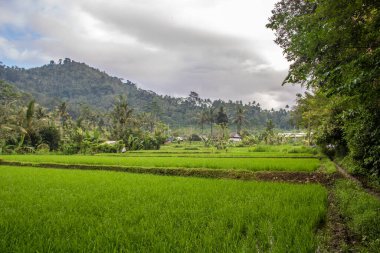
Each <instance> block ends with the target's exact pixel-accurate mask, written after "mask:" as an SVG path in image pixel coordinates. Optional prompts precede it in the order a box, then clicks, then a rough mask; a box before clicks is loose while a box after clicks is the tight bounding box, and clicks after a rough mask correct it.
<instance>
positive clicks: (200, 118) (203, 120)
mask: <svg viewBox="0 0 380 253" xmlns="http://www.w3.org/2000/svg"><path fill="white" fill-rule="evenodd" d="M197 118H198V122H199V124H200V126H201V133H202V134H203V127H204V124H205V123H206V122H207V120H208V115H207V111H206V110H205V109H202V111H201V112H200V113H198V117H197Z"/></svg>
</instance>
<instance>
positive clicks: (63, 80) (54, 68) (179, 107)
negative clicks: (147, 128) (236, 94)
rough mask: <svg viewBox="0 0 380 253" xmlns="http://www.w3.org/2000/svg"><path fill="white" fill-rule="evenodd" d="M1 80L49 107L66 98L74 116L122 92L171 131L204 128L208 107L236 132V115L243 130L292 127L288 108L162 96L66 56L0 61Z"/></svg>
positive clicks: (106, 106) (100, 108) (102, 106)
mask: <svg viewBox="0 0 380 253" xmlns="http://www.w3.org/2000/svg"><path fill="white" fill-rule="evenodd" d="M0 80H4V81H6V82H7V83H9V84H12V85H14V86H15V87H17V88H18V89H19V90H21V91H23V92H25V93H28V94H30V95H31V97H33V98H35V99H36V101H37V102H38V104H40V105H41V106H44V107H46V108H48V109H54V108H55V107H57V106H59V104H61V103H62V102H65V103H66V104H67V106H68V112H69V113H70V115H71V116H72V117H73V118H78V117H79V116H80V113H81V111H83V110H91V111H93V112H96V113H98V114H102V113H103V114H104V113H107V112H109V110H110V109H111V108H112V106H113V103H114V101H115V97H118V96H119V95H124V96H126V98H127V100H128V103H129V105H130V106H131V107H132V108H133V109H134V110H135V111H136V112H139V113H148V114H151V115H152V116H153V117H155V118H158V119H160V120H161V121H162V122H164V123H165V124H168V125H169V126H170V128H172V129H178V128H184V127H190V126H191V127H193V128H198V129H202V128H205V125H206V124H207V122H206V121H207V120H206V114H207V113H210V109H211V110H218V108H220V107H221V106H223V108H224V110H225V112H226V114H227V116H228V118H229V119H230V122H229V123H230V126H231V128H234V129H235V131H236V127H235V126H233V125H234V124H233V121H234V119H235V118H236V117H241V119H240V120H241V121H242V125H243V128H247V129H248V128H256V129H257V128H259V129H262V128H264V127H265V125H266V123H267V121H269V120H271V121H272V122H273V123H274V125H275V126H276V127H277V128H280V129H290V128H292V127H293V125H294V124H293V123H292V122H291V121H290V114H289V107H288V106H287V107H286V108H283V109H280V110H273V109H271V110H267V109H263V108H262V107H261V106H260V103H259V102H256V101H252V102H248V103H243V102H242V101H234V102H233V101H231V100H230V101H227V102H226V101H223V100H215V101H211V100H210V99H203V98H201V96H200V95H199V94H197V93H196V92H190V91H189V96H188V97H184V98H178V97H171V96H162V95H158V94H156V93H155V92H153V91H147V90H143V89H140V88H138V87H137V86H136V84H134V83H132V82H130V81H125V82H124V81H123V80H122V79H120V78H117V77H111V76H109V75H108V74H106V73H105V72H102V71H100V70H98V69H95V68H92V67H90V66H88V65H86V64H85V63H79V62H75V61H73V60H71V59H69V58H66V59H64V60H59V61H58V62H57V63H55V62H54V61H51V62H50V64H47V65H44V66H42V67H36V68H31V69H23V68H18V67H8V66H5V65H2V64H0ZM99 98H100V99H99ZM215 108H216V109H215ZM239 110H240V112H239ZM215 113H216V111H215ZM239 114H240V116H239ZM242 114H244V119H243V118H242Z"/></svg>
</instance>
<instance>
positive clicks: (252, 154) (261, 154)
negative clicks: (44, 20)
mask: <svg viewBox="0 0 380 253" xmlns="http://www.w3.org/2000/svg"><path fill="white" fill-rule="evenodd" d="M96 155H100V156H107V155H108V156H140V157H143V156H160V157H165V156H170V157H278V158H281V157H300V158H302V157H317V156H315V155H311V154H307V153H283V152H242V151H240V152H235V151H234V152H224V151H218V152H213V153H207V152H193V153H191V152H147V151H145V152H135V151H134V152H126V153H123V154H121V153H118V154H117V153H111V154H110V153H104V154H96Z"/></svg>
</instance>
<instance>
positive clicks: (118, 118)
mask: <svg viewBox="0 0 380 253" xmlns="http://www.w3.org/2000/svg"><path fill="white" fill-rule="evenodd" d="M132 113H133V109H132V108H131V107H130V106H129V104H128V102H127V99H126V98H125V97H123V96H121V95H120V96H119V98H118V99H117V100H116V101H115V105H114V108H113V111H112V112H111V118H112V123H113V124H112V136H113V137H114V138H116V139H118V140H120V139H123V137H125V136H124V133H125V131H126V130H128V129H130V128H131V125H130V123H131V118H132Z"/></svg>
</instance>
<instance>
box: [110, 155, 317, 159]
mask: <svg viewBox="0 0 380 253" xmlns="http://www.w3.org/2000/svg"><path fill="white" fill-rule="evenodd" d="M105 156H111V157H145V158H146V157H174V158H175V157H180V158H207V159H209V158H210V159H214V158H268V159H283V158H291V159H299V158H300V159H319V160H320V159H322V158H323V157H321V156H238V155H237V156H193V155H189V156H187V155H125V156H118V155H105Z"/></svg>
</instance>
